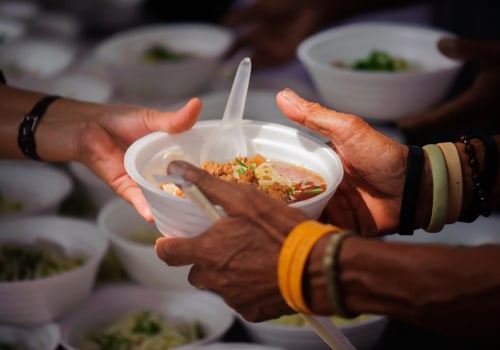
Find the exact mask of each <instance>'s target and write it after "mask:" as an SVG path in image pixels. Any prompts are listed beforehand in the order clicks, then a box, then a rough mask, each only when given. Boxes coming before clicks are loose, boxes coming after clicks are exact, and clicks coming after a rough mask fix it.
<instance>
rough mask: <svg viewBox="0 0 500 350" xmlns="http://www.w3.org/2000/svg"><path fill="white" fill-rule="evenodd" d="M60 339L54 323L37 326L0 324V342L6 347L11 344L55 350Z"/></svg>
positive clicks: (25, 348) (31, 349) (13, 346)
mask: <svg viewBox="0 0 500 350" xmlns="http://www.w3.org/2000/svg"><path fill="white" fill-rule="evenodd" d="M60 339H61V331H60V330H59V326H58V325H57V324H55V323H47V324H44V325H42V326H37V327H14V326H7V325H0V344H1V345H5V346H7V348H6V349H10V348H9V346H11V347H12V349H23V350H56V349H57V347H58V346H59V341H60ZM0 348H2V346H0ZM2 349H4V348H2Z"/></svg>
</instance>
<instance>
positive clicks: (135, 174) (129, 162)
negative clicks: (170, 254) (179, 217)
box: [124, 119, 344, 207]
mask: <svg viewBox="0 0 500 350" xmlns="http://www.w3.org/2000/svg"><path fill="white" fill-rule="evenodd" d="M242 122H243V124H245V125H250V126H262V127H266V126H267V127H274V128H279V129H280V130H283V131H284V132H286V133H290V134H296V135H299V136H300V137H303V138H304V139H307V140H308V141H309V142H312V143H315V144H316V145H318V146H321V147H324V149H325V150H326V151H327V152H328V153H329V154H330V155H331V157H332V159H333V160H334V162H335V163H337V165H338V169H339V173H340V174H339V176H338V178H337V179H336V181H335V182H334V183H332V184H331V185H330V186H329V187H328V188H327V190H326V191H324V192H322V193H321V194H319V195H317V196H314V197H312V198H309V199H306V200H303V201H300V202H295V203H292V204H290V206H292V207H297V206H302V205H305V204H308V203H310V202H312V201H317V200H318V199H321V198H323V197H325V196H329V195H331V193H332V191H333V190H336V189H337V187H338V185H339V184H340V182H341V181H342V179H343V177H344V167H343V164H342V161H341V160H340V157H339V155H338V154H337V153H336V152H335V151H334V150H333V149H332V148H331V147H329V146H328V145H327V144H326V143H325V142H323V141H322V140H320V139H318V138H316V137H313V136H312V135H309V134H307V133H305V132H304V131H301V130H299V129H296V128H293V127H291V126H287V125H284V124H278V123H272V122H265V121H259V120H251V119H243V121H242ZM219 123H220V119H207V120H200V121H198V122H197V123H196V124H195V125H194V126H193V127H192V128H191V129H189V130H192V129H196V128H198V127H205V126H208V127H210V126H214V125H218V124H219ZM189 130H186V131H189ZM168 135H169V134H168V133H165V132H161V131H155V132H152V133H149V134H147V135H145V136H143V137H141V138H140V139H138V140H136V141H135V142H134V143H132V144H131V145H130V146H129V147H128V148H127V150H126V151H125V156H124V164H125V170H126V171H127V173H128V175H129V176H130V177H131V178H132V180H133V181H134V182H136V183H137V184H138V185H139V186H140V187H143V188H145V189H146V190H147V191H151V192H152V193H154V194H155V195H159V196H161V197H164V198H167V199H169V200H170V201H173V202H178V203H186V199H185V198H180V197H177V196H175V195H172V194H169V193H167V192H165V191H162V190H161V189H160V188H157V187H156V186H154V185H153V184H151V183H150V182H149V181H148V180H147V179H146V178H144V176H143V175H142V174H141V173H140V171H139V170H138V169H137V168H136V167H135V164H134V160H135V156H136V154H137V153H138V152H139V151H140V147H141V146H140V145H139V143H143V142H144V141H148V140H150V139H151V140H155V139H157V138H161V137H165V136H168ZM193 205H194V204H193Z"/></svg>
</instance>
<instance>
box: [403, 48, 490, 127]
mask: <svg viewBox="0 0 500 350" xmlns="http://www.w3.org/2000/svg"><path fill="white" fill-rule="evenodd" d="M438 48H439V50H440V51H441V52H442V53H443V54H444V55H446V56H448V57H450V58H452V59H458V60H463V61H464V62H466V63H468V64H477V65H478V67H479V71H478V74H477V75H476V77H475V80H474V81H473V83H472V85H471V86H470V87H469V88H468V89H466V90H465V91H464V92H462V93H461V94H460V95H458V96H456V97H455V98H453V99H450V100H448V101H446V102H444V103H442V104H440V105H439V106H436V107H435V108H432V109H430V110H429V111H426V112H423V113H418V114H416V115H411V116H408V117H406V118H404V119H400V120H399V121H398V122H397V126H398V127H399V128H400V129H401V130H402V131H403V132H405V133H408V134H412V135H418V134H425V133H426V132H428V131H429V130H434V131H439V130H447V129H449V128H457V129H472V130H476V129H483V130H488V131H489V132H492V131H498V130H500V117H499V116H500V103H499V102H498V101H499V98H500V41H481V40H468V39H457V40H454V39H442V40H440V41H439V43H438Z"/></svg>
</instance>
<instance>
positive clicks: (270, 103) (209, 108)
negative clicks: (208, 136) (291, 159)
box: [168, 89, 319, 137]
mask: <svg viewBox="0 0 500 350" xmlns="http://www.w3.org/2000/svg"><path fill="white" fill-rule="evenodd" d="M276 94H277V91H275V90H271V89H250V90H248V93H247V99H246V102H245V111H244V114H245V119H248V120H258V121H263V122H271V123H276V124H283V125H287V126H290V127H292V128H296V129H298V130H301V131H303V132H305V133H308V134H310V135H312V136H316V137H319V136H318V135H317V134H314V133H313V132H312V131H310V130H309V129H306V128H304V127H302V126H300V125H298V124H295V123H294V122H292V121H291V120H290V119H288V118H287V117H285V116H284V115H283V113H282V112H281V110H280V109H279V107H278V105H277V103H276ZM198 97H199V98H200V100H201V102H202V104H203V108H202V109H201V114H200V117H199V119H198V120H213V119H217V118H222V115H223V114H224V109H225V108H226V103H227V99H228V98H229V90H221V91H213V92H208V93H205V94H201V95H200V96H198ZM185 103H186V101H184V102H182V103H177V104H174V105H171V106H169V107H168V110H177V109H179V108H181V107H182V106H184V104H185Z"/></svg>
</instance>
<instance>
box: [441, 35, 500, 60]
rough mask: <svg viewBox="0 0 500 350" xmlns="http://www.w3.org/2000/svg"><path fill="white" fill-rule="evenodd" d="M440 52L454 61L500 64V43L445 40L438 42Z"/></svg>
mask: <svg viewBox="0 0 500 350" xmlns="http://www.w3.org/2000/svg"><path fill="white" fill-rule="evenodd" d="M438 48H439V50H440V51H441V52H442V53H443V54H445V55H446V56H448V57H450V58H454V59H461V60H465V61H476V62H491V63H499V62H500V42H498V41H488V40H472V39H452V38H443V39H441V40H439V41H438Z"/></svg>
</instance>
